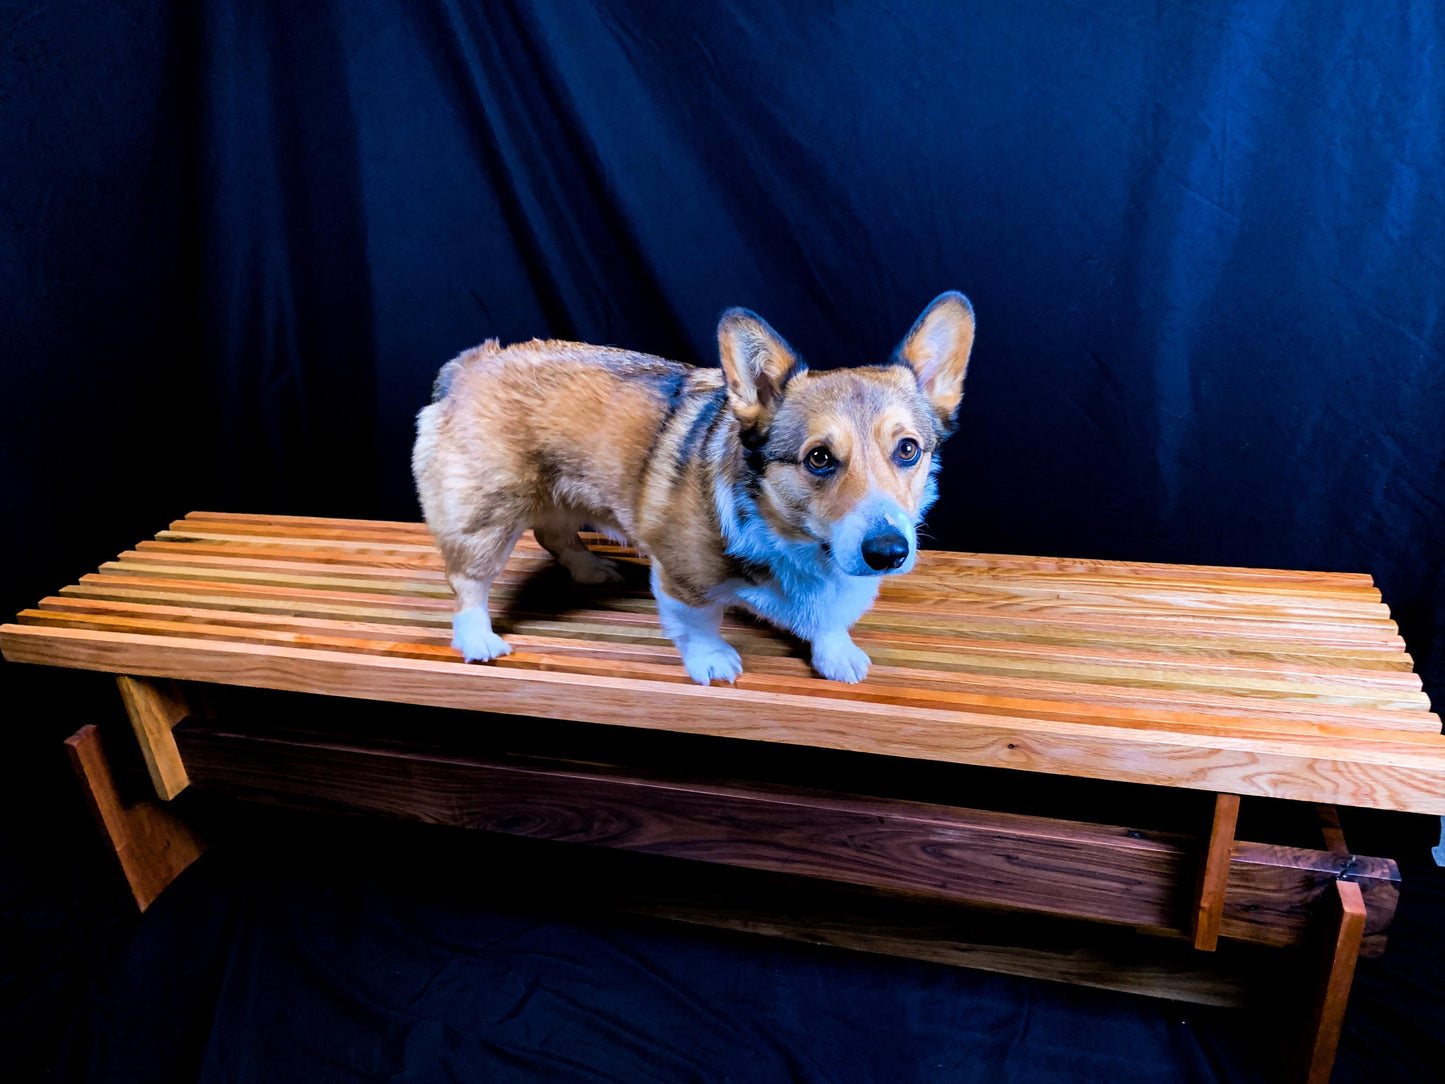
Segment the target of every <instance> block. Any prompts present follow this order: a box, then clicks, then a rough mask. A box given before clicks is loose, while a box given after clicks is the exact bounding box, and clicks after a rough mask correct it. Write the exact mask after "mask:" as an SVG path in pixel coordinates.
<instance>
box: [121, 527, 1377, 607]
mask: <svg viewBox="0 0 1445 1084" xmlns="http://www.w3.org/2000/svg"><path fill="white" fill-rule="evenodd" d="M258 543H259V544H256V545H247V544H245V543H242V542H230V543H227V544H224V545H220V544H214V545H208V544H207V543H205V542H203V541H179V540H176V541H167V540H165V539H164V538H159V539H153V540H146V541H143V542H140V543H138V544H137V549H138V550H140V551H144V552H149V551H154V552H158V553H165V554H192V555H204V556H210V557H230V558H235V559H245V558H254V559H259V560H272V561H293V562H306V563H324V564H359V565H360V564H365V565H368V566H381V567H387V568H418V569H429V570H434V571H440V570H441V569H442V567H443V565H442V559H441V554H440V553H438V552H436V551H435V549H430V550H429V551H425V552H424V551H422V549H421V548H420V547H417V548H409V549H408V550H407V551H405V552H403V553H400V554H378V553H374V552H368V551H366V550H364V549H351V550H345V549H332V550H327V549H318V548H316V547H315V546H290V545H287V544H286V541H285V539H284V538H279V537H278V538H270V537H267V538H261V539H258ZM593 549H594V551H595V552H597V553H600V554H603V555H605V556H607V557H609V558H611V559H613V560H624V561H637V560H639V558H638V557H637V555H636V553H635V551H633V550H632V549H631V548H630V547H620V546H605V545H597V546H594V547H593ZM122 556H124V555H122ZM513 561H514V563H515V562H525V563H532V562H541V563H546V564H550V563H552V558H551V555H550V554H548V553H547V552H546V551H545V550H543V549H542V548H541V546H539V545H537V544H536V543H535V542H532V541H530V540H524V541H523V542H521V543H520V544H519V545H518V547H517V549H516V551H515V553H514V555H513ZM960 580H967V581H969V582H978V581H981V580H982V581H986V582H987V583H988V584H989V585H990V586H993V587H999V586H1011V585H1018V586H1020V587H1024V588H1027V587H1034V588H1038V587H1041V586H1042V587H1054V588H1057V587H1060V586H1062V587H1067V588H1068V589H1070V590H1074V591H1101V592H1110V591H1114V592H1117V591H1121V590H1122V591H1129V590H1140V589H1147V590H1153V591H1157V590H1168V591H1173V592H1179V593H1183V594H1191V593H1196V594H1206V595H1207V594H1220V593H1226V594H1228V593H1231V592H1236V591H1237V592H1241V593H1245V594H1248V595H1249V596H1252V597H1257V598H1261V599H1266V600H1268V599H1290V600H1300V599H1316V600H1322V601H1325V602H1331V601H1345V602H1348V603H1351V604H1363V605H1369V604H1371V603H1373V604H1379V602H1380V593H1379V591H1378V590H1377V589H1375V588H1374V587H1368V586H1362V587H1355V586H1351V587H1339V586H1330V585H1324V586H1317V585H1313V584H1305V583H1289V582H1285V583H1278V584H1276V583H1263V584H1259V583H1253V582H1250V583H1243V584H1242V583H1239V582H1238V581H1227V580H1226V581H1218V580H1216V581H1208V580H1201V579H1198V578H1195V579H1188V578H1179V577H1173V578H1171V577H1168V576H1165V575H1164V574H1163V573H1157V574H1151V575H1149V576H1147V577H1143V576H1118V575H1115V576H1100V575H1089V574H1086V573H1073V572H1049V571H1030V570H1015V571H1013V572H1012V573H1010V572H1006V571H1003V570H1000V569H993V568H988V567H985V566H940V565H939V564H938V563H937V562H935V561H933V560H931V554H930V553H928V552H927V551H925V553H924V554H921V555H920V561H919V564H918V566H917V567H916V568H915V569H914V570H913V571H912V572H910V573H909V574H908V576H907V577H906V580H905V582H907V583H909V584H914V585H918V584H927V585H931V586H933V587H945V586H953V585H956V584H957V583H958V582H960Z"/></svg>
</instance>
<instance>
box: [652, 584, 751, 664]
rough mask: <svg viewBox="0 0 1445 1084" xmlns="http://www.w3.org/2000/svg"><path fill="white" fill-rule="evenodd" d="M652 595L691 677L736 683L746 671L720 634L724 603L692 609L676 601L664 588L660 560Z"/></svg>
mask: <svg viewBox="0 0 1445 1084" xmlns="http://www.w3.org/2000/svg"><path fill="white" fill-rule="evenodd" d="M652 594H653V597H654V598H656V599H657V616H658V617H659V618H660V619H661V621H662V631H663V632H665V633H667V635H668V636H670V637H672V642H673V643H674V644H676V645H677V650H678V653H679V654H680V655H681V656H682V665H683V666H684V667H686V668H687V673H688V676H689V677H691V678H692V680H693V681H695V682H697V683H698V684H699V685H710V684H712V682H713V681H714V680H715V679H718V680H722V681H726V682H733V681H736V680H737V678H738V675H739V674H741V673H742V672H743V660H742V659H741V658H739V657H738V653H737V652H736V651H735V650H733V647H732V645H731V644H729V643H728V642H727V641H726V640H724V639H723V638H722V633H721V632H720V631H719V629H720V626H721V625H722V615H723V604H722V603H720V602H718V603H711V604H709V605H707V606H689V605H688V604H687V603H685V602H683V601H682V600H681V599H678V598H674V597H673V596H672V595H670V594H668V592H667V589H666V588H665V587H663V585H662V575H661V573H660V572H659V571H658V567H657V563H656V561H654V562H653V566H652Z"/></svg>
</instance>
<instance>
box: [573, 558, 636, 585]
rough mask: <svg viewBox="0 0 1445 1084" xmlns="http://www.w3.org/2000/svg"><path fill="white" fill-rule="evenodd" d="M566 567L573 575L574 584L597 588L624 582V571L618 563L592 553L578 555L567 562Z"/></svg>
mask: <svg viewBox="0 0 1445 1084" xmlns="http://www.w3.org/2000/svg"><path fill="white" fill-rule="evenodd" d="M566 566H567V571H568V572H569V573H571V575H572V582H573V583H580V584H585V585H587V586H589V587H595V586H596V585H598V584H602V583H621V582H622V570H621V569H619V568H618V567H617V562H616V561H609V560H608V559H607V558H606V557H598V556H597V555H596V554H595V553H592V552H590V551H589V552H588V553H587V554H586V556H583V555H582V554H578V555H577V556H576V557H573V558H571V559H570V560H568V561H567V562H566Z"/></svg>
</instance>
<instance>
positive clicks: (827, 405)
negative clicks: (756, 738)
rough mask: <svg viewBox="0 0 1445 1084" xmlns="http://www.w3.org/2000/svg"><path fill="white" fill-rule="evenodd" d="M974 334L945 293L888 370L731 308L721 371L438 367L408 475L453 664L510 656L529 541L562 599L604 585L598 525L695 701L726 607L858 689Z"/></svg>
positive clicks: (904, 565)
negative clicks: (571, 584) (870, 615)
mask: <svg viewBox="0 0 1445 1084" xmlns="http://www.w3.org/2000/svg"><path fill="white" fill-rule="evenodd" d="M973 335H974V318H973V307H972V306H971V305H970V304H969V302H968V299H967V298H965V297H964V296H963V295H962V294H960V293H956V292H950V293H945V294H943V295H941V296H940V297H938V298H937V299H935V300H934V301H933V303H932V304H930V305H929V306H928V308H927V309H925V310H924V312H923V314H922V315H921V316H920V317H919V318H918V321H917V322H916V323H915V324H914V325H913V328H912V330H910V331H909V332H908V334H907V336H906V337H905V338H904V339H903V342H902V343H901V344H899V346H898V348H897V349H896V350H895V351H894V353H893V355H892V357H891V358H890V359H889V360H888V361H887V362H885V363H884V364H881V365H873V366H865V367H859V368H851V369H837V370H832V371H818V372H814V371H811V370H809V369H808V368H807V366H805V365H804V364H803V362H802V361H801V360H800V359H799V357H798V356H797V354H795V353H794V352H793V350H792V349H791V348H790V347H789V346H788V344H787V343H786V342H784V341H783V340H782V338H780V337H779V336H778V334H777V332H775V331H774V330H773V329H772V328H771V327H769V326H768V325H767V323H765V322H764V321H763V320H762V319H761V318H760V317H758V316H756V315H755V314H753V313H751V312H748V311H747V310H745V309H731V310H729V311H728V312H726V313H724V314H723V316H722V319H721V321H720V322H719V324H718V332H717V337H718V352H719V355H720V358H721V362H722V365H721V368H720V369H712V368H697V367H693V366H689V365H683V364H681V363H679V362H674V361H667V360H664V359H662V358H658V357H652V356H650V355H647V354H637V353H633V352H631V351H628V350H620V349H615V348H612V347H602V346H587V345H584V344H581V343H571V342H542V341H538V340H533V341H532V342H528V343H521V344H518V345H515V346H509V347H506V348H503V347H501V346H499V345H498V344H497V341H496V340H490V341H488V342H486V343H483V344H482V345H481V346H479V347H476V348H475V349H473V350H469V351H467V352H466V353H464V354H462V355H461V356H460V357H458V358H456V359H455V360H453V361H451V362H448V363H447V364H446V365H445V366H443V367H442V370H441V372H440V373H438V375H437V380H436V385H435V387H434V389H433V393H432V403H431V405H430V406H427V407H426V408H424V409H423V410H422V411H421V413H420V414H419V415H418V417H417V439H416V446H415V449H414V451H413V455H412V467H413V472H414V474H415V476H416V484H417V491H418V494H419V496H420V498H421V505H422V510H423V512H424V513H425V515H426V522H427V525H428V527H429V528H430V530H431V533H432V535H433V536H434V537H435V539H436V541H437V545H438V546H439V547H440V549H441V552H442V556H443V559H444V561H445V563H446V573H447V579H448V581H449V582H450V583H451V586H452V588H453V590H454V591H455V592H456V614H455V617H454V619H453V622H452V630H453V633H454V639H453V641H452V645H453V646H454V647H455V648H456V649H457V650H459V651H460V652H461V653H462V656H463V657H464V658H465V659H466V660H467V661H468V662H482V661H486V660H489V659H494V658H496V657H498V656H500V655H505V654H507V653H508V652H510V651H511V648H510V647H509V646H508V645H507V642H506V641H505V640H503V639H502V638H501V637H500V636H498V635H497V634H496V633H495V632H493V631H492V622H491V617H490V615H489V613H488V609H487V607H488V595H489V593H490V590H491V585H492V581H493V579H494V578H495V577H496V576H497V574H498V573H499V572H500V571H501V570H502V567H503V565H504V564H505V563H506V561H507V557H508V555H509V554H510V553H511V551H512V547H513V546H514V545H515V544H516V542H517V539H518V538H519V537H520V536H521V534H522V532H523V531H524V530H526V529H528V528H531V529H532V531H533V532H534V533H535V535H536V538H537V541H538V542H539V543H541V545H542V546H543V547H545V548H546V549H547V550H548V551H549V552H550V553H551V554H552V555H553V556H554V557H555V558H556V559H557V561H558V562H559V563H561V564H562V565H563V566H564V567H565V568H566V569H567V571H568V572H569V573H570V574H571V576H572V578H573V579H574V580H575V581H576V582H578V583H584V584H598V583H606V582H609V581H615V580H619V579H620V578H621V577H620V575H619V573H618V571H617V569H616V567H615V566H614V565H613V563H612V562H610V561H607V560H605V559H604V558H602V557H599V556H598V555H596V554H594V553H593V552H592V551H591V550H589V549H588V548H587V547H586V546H585V545H583V543H582V540H581V539H580V538H579V537H578V535H577V532H578V530H579V529H580V528H582V527H583V526H591V527H592V528H593V529H595V530H599V531H602V532H604V533H606V534H608V535H611V536H613V537H616V538H618V539H620V540H626V541H628V542H630V543H632V544H634V545H636V546H637V547H638V549H639V550H641V551H642V552H643V553H645V554H646V555H647V556H648V557H649V558H650V559H651V566H652V573H651V575H652V592H653V594H654V595H655V596H656V599H657V612H658V616H659V617H660V618H661V621H662V627H663V629H664V630H665V631H666V633H667V634H668V636H670V637H671V638H672V641H673V643H674V644H676V646H677V650H678V652H679V653H680V654H681V656H682V662H683V666H684V667H686V669H687V672H688V674H689V675H690V676H691V677H692V678H693V680H695V681H697V682H699V683H700V684H703V685H707V684H710V683H712V682H713V681H719V680H721V681H724V682H732V681H734V680H735V679H736V678H737V677H738V675H739V674H741V673H742V661H741V659H740V658H739V657H738V653H737V652H736V651H735V650H733V648H732V647H731V646H730V645H729V644H728V643H727V641H726V640H724V639H723V637H722V635H721V632H720V626H721V622H722V616H723V610H724V609H725V608H726V607H728V606H741V607H743V608H745V609H747V610H750V611H752V612H753V613H754V614H756V615H758V616H759V617H761V618H763V619H764V620H766V621H769V622H771V623H772V624H774V625H776V626H778V627H780V628H782V629H785V630H787V631H788V632H791V633H793V634H794V635H795V636H797V637H799V638H800V639H802V640H804V641H806V642H807V643H808V644H809V646H810V648H811V652H812V664H813V668H814V669H815V670H816V671H817V672H818V673H819V674H821V675H822V676H823V677H825V678H831V679H832V680H835V681H845V682H857V681H861V680H863V678H864V676H865V675H866V674H867V672H868V662H869V660H868V656H867V655H866V654H865V653H864V652H863V651H862V649H860V648H859V647H858V646H857V645H856V644H854V643H853V640H852V639H851V637H850V636H849V635H848V630H849V629H850V628H851V627H852V625H853V624H854V622H856V621H857V620H858V619H859V618H860V617H861V616H863V614H864V613H865V612H866V611H867V609H868V607H869V606H871V605H872V604H873V601H874V599H875V598H876V597H877V594H878V587H879V581H880V579H881V577H883V576H887V575H896V574H899V573H903V572H907V571H908V570H909V569H910V568H912V567H913V563H914V559H915V557H916V554H917V550H918V525H919V522H920V521H921V519H922V517H923V514H924V512H925V511H926V510H927V509H928V507H929V505H930V504H931V503H932V502H933V500H934V498H935V497H936V495H937V487H936V483H935V481H934V475H935V472H936V469H937V466H938V460H937V458H936V454H937V449H938V445H939V442H940V441H942V440H943V439H944V437H946V436H947V435H948V434H949V433H950V432H951V431H952V430H953V427H954V420H955V418H956V416H957V414H958V408H959V404H960V402H961V400H962V398H963V380H964V374H965V372H966V370H967V368H968V360H969V355H970V353H971V351H972V349H973Z"/></svg>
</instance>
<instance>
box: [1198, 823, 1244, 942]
mask: <svg viewBox="0 0 1445 1084" xmlns="http://www.w3.org/2000/svg"><path fill="white" fill-rule="evenodd" d="M1238 823H1239V795H1238V794H1216V795H1215V796H1214V822H1213V824H1212V825H1211V826H1210V829H1209V840H1208V842H1207V843H1206V844H1205V847H1204V855H1203V857H1202V859H1201V861H1200V863H1199V880H1198V882H1197V883H1196V885H1195V888H1194V930H1193V932H1194V947H1195V948H1197V949H1202V950H1203V951H1205V952H1213V951H1214V950H1215V948H1216V947H1217V946H1218V944H1219V925H1220V922H1221V921H1222V920H1223V918H1224V892H1225V888H1226V887H1227V884H1228V881H1229V859H1230V856H1231V855H1232V854H1233V853H1234V829H1235V826H1236V825H1237V824H1238Z"/></svg>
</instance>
